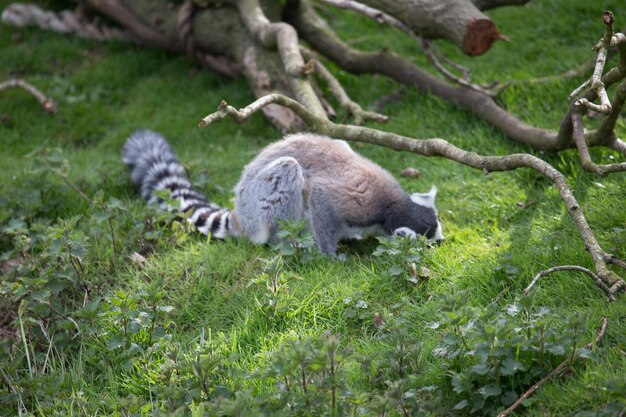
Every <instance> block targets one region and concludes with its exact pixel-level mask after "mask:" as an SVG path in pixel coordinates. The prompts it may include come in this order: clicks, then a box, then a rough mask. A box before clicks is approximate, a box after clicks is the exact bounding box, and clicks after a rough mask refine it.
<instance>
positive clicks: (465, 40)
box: [361, 0, 499, 56]
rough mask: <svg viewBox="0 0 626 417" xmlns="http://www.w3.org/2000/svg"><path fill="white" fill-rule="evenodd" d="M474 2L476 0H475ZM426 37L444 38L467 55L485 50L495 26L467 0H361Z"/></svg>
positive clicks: (489, 43) (494, 39) (491, 42)
mask: <svg viewBox="0 0 626 417" xmlns="http://www.w3.org/2000/svg"><path fill="white" fill-rule="evenodd" d="M476 1H478V0H476ZM361 3H365V4H367V5H368V6H371V7H374V8H375V9H378V10H382V11H384V12H385V13H387V14H389V15H391V16H393V17H395V18H396V19H398V20H400V21H401V22H403V23H404V24H405V25H407V26H408V27H409V28H410V29H412V30H413V32H415V33H416V34H417V35H419V36H422V37H425V38H427V39H438V38H443V39H446V40H448V41H450V42H452V43H454V44H455V45H457V46H458V47H459V48H461V50H462V51H463V52H464V53H466V54H467V55H470V56H475V55H481V54H484V53H485V52H487V50H488V49H489V48H490V47H491V45H492V44H493V43H494V42H495V41H496V40H497V39H498V37H499V33H498V31H497V30H496V25H495V24H494V23H493V21H491V19H489V17H487V16H486V15H485V14H483V13H482V12H481V11H480V10H479V9H478V8H477V6H475V5H474V4H473V3H472V2H471V1H470V0H419V1H415V0H362V1H361Z"/></svg>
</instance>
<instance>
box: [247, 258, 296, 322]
mask: <svg viewBox="0 0 626 417" xmlns="http://www.w3.org/2000/svg"><path fill="white" fill-rule="evenodd" d="M261 262H262V263H263V267H262V272H261V274H259V275H258V276H255V277H254V278H253V279H252V280H251V281H250V283H249V284H248V285H249V286H252V285H256V286H259V287H261V288H262V291H263V292H262V293H261V295H260V297H255V300H256V303H257V306H258V308H259V310H261V311H262V312H263V314H264V315H265V316H267V317H268V318H270V319H272V320H276V319H278V318H280V317H285V316H288V315H289V313H290V312H292V311H293V310H294V309H295V308H296V307H297V300H295V299H294V297H293V295H292V294H291V289H290V287H289V283H290V282H291V281H293V280H296V279H301V278H300V276H298V275H297V274H295V273H294V272H292V271H290V270H289V268H288V267H287V264H286V262H285V259H284V258H283V255H280V254H279V255H276V256H274V257H272V258H269V259H261Z"/></svg>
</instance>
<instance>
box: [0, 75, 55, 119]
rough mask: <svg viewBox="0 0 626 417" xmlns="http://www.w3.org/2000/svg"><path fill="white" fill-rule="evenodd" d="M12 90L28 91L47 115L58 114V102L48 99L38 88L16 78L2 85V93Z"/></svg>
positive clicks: (0, 86)
mask: <svg viewBox="0 0 626 417" xmlns="http://www.w3.org/2000/svg"><path fill="white" fill-rule="evenodd" d="M10 88H21V89H22V90H25V91H28V92H29V93H30V94H32V95H33V96H34V97H35V98H36V99H37V100H38V101H39V104H41V108H42V110H43V111H45V112H47V113H56V112H57V111H58V109H59V107H58V105H57V102H56V101H54V99H52V98H50V97H46V95H45V94H44V93H42V92H41V91H40V90H39V89H38V88H37V87H35V86H34V85H32V84H30V83H28V82H26V81H24V80H20V79H17V78H16V79H13V80H7V81H4V82H2V83H0V91H3V90H8V89H10Z"/></svg>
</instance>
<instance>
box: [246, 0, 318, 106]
mask: <svg viewBox="0 0 626 417" xmlns="http://www.w3.org/2000/svg"><path fill="white" fill-rule="evenodd" d="M236 3H237V7H238V9H239V12H240V16H241V18H242V19H243V23H244V25H245V26H246V27H247V28H248V30H249V31H250V33H251V34H252V35H253V36H254V37H255V38H256V39H257V40H258V41H259V42H260V43H261V44H262V45H263V46H265V47H266V48H274V47H275V48H276V49H277V50H278V54H279V55H280V58H281V62H282V64H283V65H284V68H285V73H286V74H287V79H288V82H289V84H290V87H291V91H292V92H293V94H294V96H295V98H296V99H297V100H298V101H299V102H300V103H302V104H304V105H305V106H306V107H307V108H308V109H311V111H312V112H313V113H316V114H318V115H321V116H324V117H325V114H326V112H325V111H324V108H323V107H322V104H321V103H320V100H319V99H318V97H317V94H315V91H313V86H312V85H311V83H310V82H309V80H308V74H307V70H306V68H307V67H306V65H305V63H304V59H303V58H302V54H301V53H300V46H299V44H298V42H299V41H298V34H297V32H296V30H295V29H294V28H293V27H292V26H291V25H288V24H286V23H271V22H270V21H269V19H268V18H267V17H266V16H265V14H264V13H263V10H262V9H261V5H260V3H259V0H237V1H236Z"/></svg>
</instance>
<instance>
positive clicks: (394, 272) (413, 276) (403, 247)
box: [373, 236, 429, 285]
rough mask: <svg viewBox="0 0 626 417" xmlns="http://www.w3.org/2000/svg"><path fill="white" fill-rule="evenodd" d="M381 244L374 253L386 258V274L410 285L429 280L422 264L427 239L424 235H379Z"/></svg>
mask: <svg viewBox="0 0 626 417" xmlns="http://www.w3.org/2000/svg"><path fill="white" fill-rule="evenodd" d="M377 239H378V242H379V245H378V247H377V248H376V250H375V251H374V253H373V255H374V256H378V257H380V258H382V259H384V260H385V262H386V264H387V269H386V270H385V274H386V275H388V276H390V277H392V278H394V279H397V280H399V281H400V282H402V283H406V284H409V285H419V284H420V283H422V282H425V281H426V280H428V278H429V276H428V273H424V272H423V271H424V270H423V269H422V268H421V266H420V264H421V263H422V260H423V258H424V250H425V248H426V240H425V238H424V237H423V236H419V237H417V238H415V237H411V236H390V237H387V236H379V237H377Z"/></svg>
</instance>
